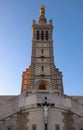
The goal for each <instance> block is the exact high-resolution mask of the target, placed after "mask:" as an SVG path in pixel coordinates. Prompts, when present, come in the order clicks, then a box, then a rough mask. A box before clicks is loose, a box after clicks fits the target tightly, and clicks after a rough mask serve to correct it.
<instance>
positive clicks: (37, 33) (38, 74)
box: [21, 6, 63, 95]
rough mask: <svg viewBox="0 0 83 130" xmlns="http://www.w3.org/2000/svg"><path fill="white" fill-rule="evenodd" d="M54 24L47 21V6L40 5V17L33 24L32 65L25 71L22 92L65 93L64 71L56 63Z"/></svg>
mask: <svg viewBox="0 0 83 130" xmlns="http://www.w3.org/2000/svg"><path fill="white" fill-rule="evenodd" d="M52 31H53V25H52V20H49V22H47V19H46V17H45V7H44V6H41V7H40V17H39V19H38V21H37V22H36V21H35V20H33V24H32V56H31V66H30V67H29V68H27V69H26V71H25V72H23V78H22V91H21V92H22V93H23V92H24V91H26V90H27V91H28V90H34V89H35V90H40V91H46V90H54V91H55V92H56V93H57V94H58V95H59V94H60V95H62V94H63V83H62V73H61V72H59V70H58V69H57V68H56V67H55V65H54V54H53V39H52Z"/></svg>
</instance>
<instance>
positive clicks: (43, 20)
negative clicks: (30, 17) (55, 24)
mask: <svg viewBox="0 0 83 130" xmlns="http://www.w3.org/2000/svg"><path fill="white" fill-rule="evenodd" d="M46 22H47V20H46V18H45V6H44V5H42V6H41V7H40V17H39V19H38V23H39V24H44V23H46Z"/></svg>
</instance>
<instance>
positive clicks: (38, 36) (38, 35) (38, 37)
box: [37, 31, 40, 40]
mask: <svg viewBox="0 0 83 130" xmlns="http://www.w3.org/2000/svg"><path fill="white" fill-rule="evenodd" d="M39 39H40V34H39V31H37V40H39Z"/></svg>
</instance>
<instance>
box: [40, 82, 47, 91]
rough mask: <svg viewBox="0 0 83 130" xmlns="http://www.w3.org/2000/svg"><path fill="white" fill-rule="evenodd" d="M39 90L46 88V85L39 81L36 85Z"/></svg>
mask: <svg viewBox="0 0 83 130" xmlns="http://www.w3.org/2000/svg"><path fill="white" fill-rule="evenodd" d="M38 89H39V90H46V89H47V85H46V84H45V83H40V84H39V86H38Z"/></svg>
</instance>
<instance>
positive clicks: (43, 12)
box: [40, 5, 45, 16]
mask: <svg viewBox="0 0 83 130" xmlns="http://www.w3.org/2000/svg"><path fill="white" fill-rule="evenodd" d="M44 15H45V6H44V5H43V6H41V7H40V16H44Z"/></svg>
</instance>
